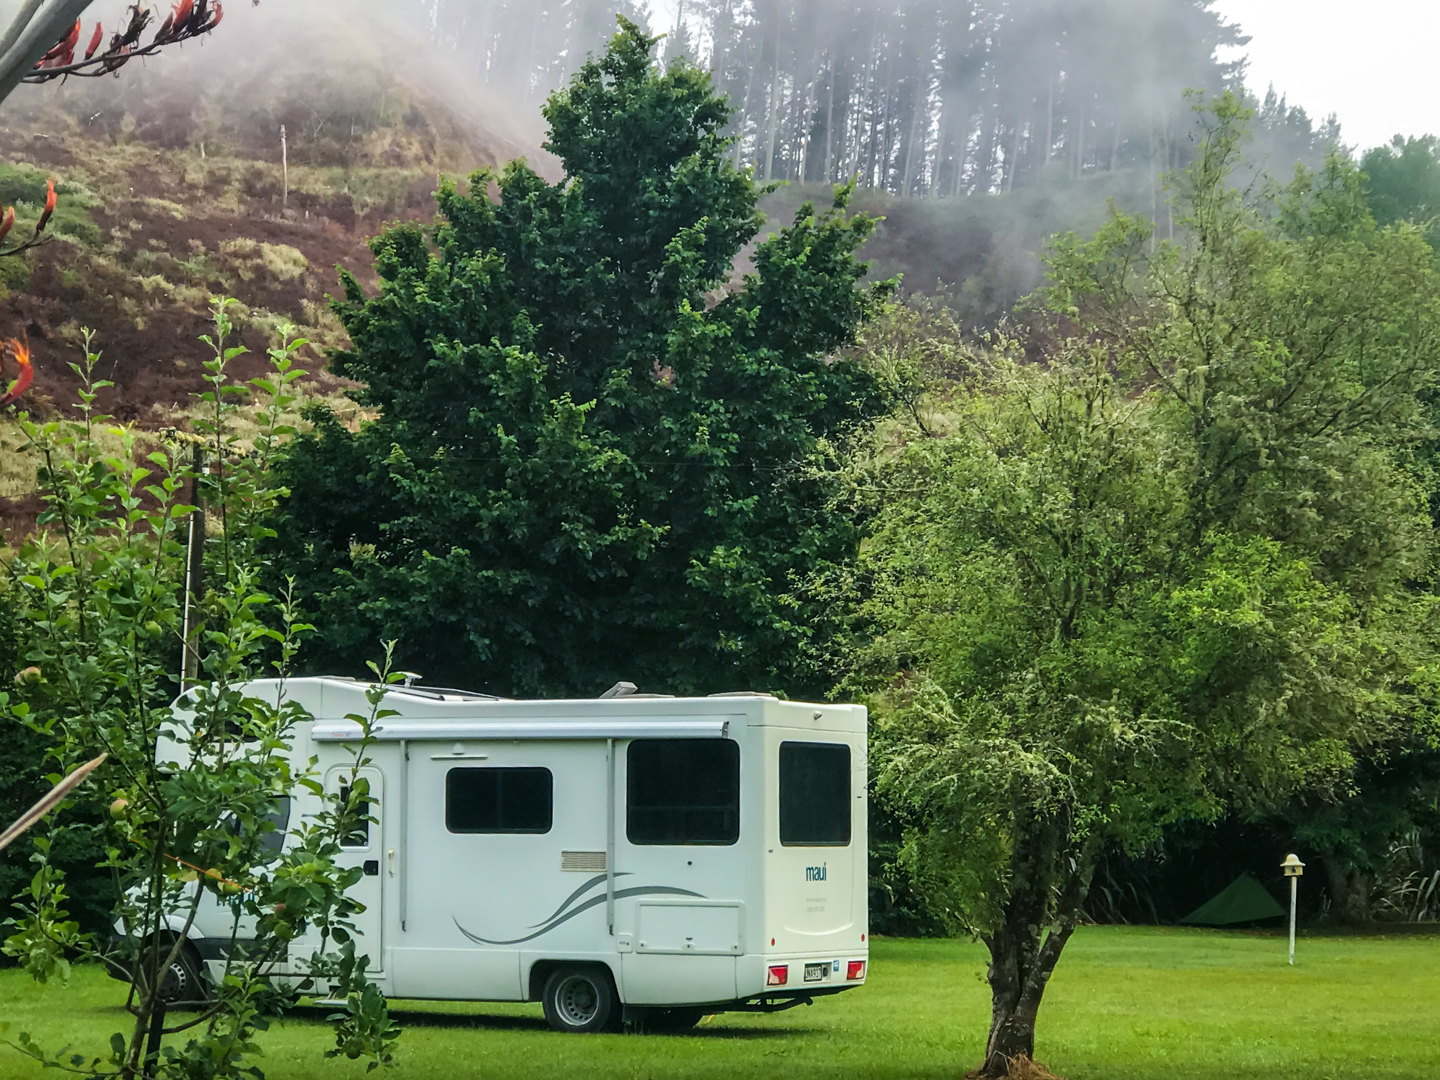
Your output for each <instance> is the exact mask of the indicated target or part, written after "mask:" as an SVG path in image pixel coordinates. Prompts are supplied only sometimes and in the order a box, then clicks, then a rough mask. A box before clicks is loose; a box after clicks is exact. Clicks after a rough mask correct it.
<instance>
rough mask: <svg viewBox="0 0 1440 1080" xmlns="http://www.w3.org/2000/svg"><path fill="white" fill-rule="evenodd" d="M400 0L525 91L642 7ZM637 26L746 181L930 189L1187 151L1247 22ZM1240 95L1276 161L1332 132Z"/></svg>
mask: <svg viewBox="0 0 1440 1080" xmlns="http://www.w3.org/2000/svg"><path fill="white" fill-rule="evenodd" d="M413 2H416V3H419V4H422V5H423V6H424V8H425V9H426V13H427V16H428V18H429V22H430V26H431V30H432V32H433V34H434V35H435V36H436V38H437V39H438V40H439V41H440V43H441V44H442V45H444V46H446V47H447V48H448V49H450V50H453V51H454V53H455V54H456V55H457V59H459V60H460V61H461V62H462V63H463V64H464V65H465V66H467V67H470V68H471V69H472V70H473V71H475V72H476V73H477V74H478V75H480V76H481V77H482V79H483V80H484V81H485V83H486V84H487V85H490V86H494V87H495V88H496V89H497V90H502V89H503V90H505V91H506V92H509V93H516V94H519V95H520V96H521V97H522V99H524V100H535V101H538V100H540V99H541V98H543V96H544V95H545V94H546V93H547V92H548V91H549V90H550V89H551V88H553V87H555V86H558V85H559V84H560V83H561V82H563V80H564V79H565V78H566V77H567V76H568V75H569V74H570V73H571V72H572V71H574V70H575V69H576V68H577V67H578V66H579V65H580V64H581V63H583V62H584V58H585V55H586V54H587V53H588V52H591V51H594V50H597V49H600V48H602V47H603V45H604V43H605V41H606V40H607V39H608V37H609V35H610V34H611V33H613V31H614V26H615V22H614V18H615V14H616V13H617V12H619V13H623V14H625V15H626V16H628V17H631V18H636V19H637V20H640V19H642V18H643V16H642V13H641V12H640V11H639V8H640V6H641V5H640V4H638V3H637V2H636V0H545V2H541V3H536V2H535V0H413ZM652 30H654V31H656V32H664V33H666V34H667V41H666V55H667V56H668V57H670V58H673V57H675V56H677V55H679V54H682V53H683V54H684V55H685V56H687V57H689V58H691V59H692V60H694V61H695V62H697V63H698V64H700V65H701V66H702V67H705V68H707V69H710V70H711V71H713V73H714V76H715V80H716V84H717V86H718V88H719V89H720V90H721V91H723V92H724V93H725V94H726V95H727V96H728V97H729V99H730V101H731V104H732V106H733V107H734V108H735V110H736V115H735V118H734V133H735V134H737V135H738V136H739V139H738V141H737V142H736V144H735V147H734V153H735V155H736V161H737V163H738V164H746V163H748V164H750V165H753V166H754V169H755V176H756V178H757V179H759V180H762V181H765V180H790V181H804V182H812V183H835V182H840V181H843V180H846V179H849V178H850V177H852V176H853V177H856V178H858V180H859V182H860V184H861V185H862V186H866V187H874V188H881V189H884V190H886V191H889V192H891V193H892V194H895V195H900V196H939V197H954V196H958V195H965V194H974V193H979V192H996V191H1008V190H1011V189H1014V188H1017V187H1024V186H1027V185H1031V184H1034V183H1036V182H1037V181H1038V180H1039V179H1040V178H1041V177H1042V176H1053V177H1056V178H1063V177H1066V176H1068V177H1071V178H1080V177H1084V176H1088V175H1092V174H1095V173H1099V172H1110V171H1115V170H1120V169H1131V170H1142V171H1148V172H1149V173H1151V174H1153V175H1157V176H1158V175H1159V174H1160V173H1162V172H1164V171H1167V170H1170V169H1174V168H1177V167H1180V166H1182V165H1184V164H1185V163H1186V162H1187V161H1188V160H1189V157H1188V155H1189V153H1190V149H1191V147H1192V145H1193V134H1194V128H1193V124H1194V120H1193V115H1192V112H1191V110H1190V107H1189V105H1188V104H1187V102H1186V100H1185V98H1184V92H1185V91H1186V90H1202V91H1206V92H1209V93H1216V92H1219V91H1221V90H1223V89H1227V88H1228V89H1236V90H1239V89H1241V80H1242V77H1243V69H1244V62H1243V58H1242V54H1241V53H1239V52H1238V51H1237V50H1236V49H1235V48H1233V47H1236V46H1243V45H1244V44H1245V43H1246V41H1247V40H1248V39H1247V38H1246V37H1245V36H1244V34H1243V32H1242V29H1241V28H1240V27H1239V26H1237V25H1235V24H1233V23H1227V22H1226V21H1225V20H1224V18H1223V17H1222V16H1221V15H1220V14H1219V13H1218V12H1216V11H1214V10H1213V0H679V2H678V11H677V12H676V17H675V21H674V23H673V24H672V25H669V26H652ZM1254 104H1255V105H1256V106H1257V108H1258V112H1259V116H1258V123H1257V132H1256V134H1257V136H1258V139H1259V144H1260V147H1261V149H1262V154H1261V156H1262V157H1263V158H1267V159H1272V160H1271V161H1270V164H1273V165H1275V166H1276V167H1277V171H1279V172H1281V173H1288V171H1289V166H1290V165H1291V164H1292V163H1293V162H1294V161H1296V160H1307V161H1311V162H1312V163H1314V162H1316V161H1317V159H1319V158H1321V157H1323V153H1324V150H1325V149H1326V148H1327V147H1329V146H1333V145H1336V143H1337V142H1338V137H1339V130H1338V126H1336V125H1335V124H1334V122H1333V120H1332V121H1331V122H1330V123H1329V124H1328V125H1322V126H1320V127H1319V128H1318V129H1317V128H1316V126H1315V125H1313V124H1312V122H1311V121H1310V118H1309V117H1308V116H1306V115H1305V113H1304V111H1303V110H1301V109H1298V108H1292V107H1290V106H1289V105H1288V103H1287V102H1285V100H1284V99H1283V98H1279V97H1277V96H1275V95H1274V94H1273V92H1272V94H1271V95H1270V97H1269V98H1268V99H1267V100H1265V101H1263V102H1262V101H1259V100H1256V101H1255V102H1254Z"/></svg>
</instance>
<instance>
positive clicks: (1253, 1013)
mask: <svg viewBox="0 0 1440 1080" xmlns="http://www.w3.org/2000/svg"><path fill="white" fill-rule="evenodd" d="M1299 958H1300V964H1299V966H1297V967H1295V968H1290V967H1289V966H1288V965H1287V964H1286V962H1285V943H1284V940H1283V938H1281V937H1279V936H1256V935H1248V934H1239V933H1220V932H1214V931H1205V930H1172V929H1139V928H1128V927H1097V928H1087V929H1083V930H1081V931H1080V932H1079V933H1077V934H1076V936H1075V938H1074V940H1073V941H1072V942H1071V944H1070V946H1069V947H1068V948H1067V949H1066V951H1065V958H1064V959H1063V960H1062V961H1061V964H1060V968H1059V970H1058V972H1057V973H1056V975H1055V978H1054V980H1053V982H1052V983H1051V985H1050V990H1049V993H1048V994H1047V996H1046V1000H1045V1005H1044V1007H1043V1009H1042V1010H1041V1014H1040V1032H1039V1047H1038V1054H1037V1056H1038V1057H1039V1058H1040V1059H1041V1060H1042V1061H1044V1062H1046V1063H1047V1064H1048V1065H1049V1066H1050V1067H1051V1068H1052V1069H1054V1070H1055V1071H1056V1072H1059V1073H1061V1074H1063V1075H1065V1076H1067V1077H1069V1078H1071V1080H1102V1078H1103V1080H1128V1078H1136V1080H1139V1078H1142V1077H1143V1078H1146V1080H1155V1078H1164V1080H1202V1078H1203V1080H1212V1078H1231V1077H1257V1078H1259V1077H1264V1078H1266V1080H1276V1078H1285V1077H1295V1078H1297V1080H1298V1078H1305V1080H1352V1078H1353V1080H1360V1078H1362V1077H1363V1078H1365V1080H1373V1078H1377V1077H1397V1078H1398V1077H1406V1078H1414V1080H1421V1078H1426V1080H1432V1078H1435V1077H1440V937H1430V936H1398V937H1312V938H1302V940H1301V941H1300V948H1299ZM870 979H871V981H870V984H869V985H868V986H866V987H864V988H863V989H860V990H855V991H852V992H850V993H847V994H842V995H840V996H839V997H836V998H830V999H828V1000H821V1001H818V1002H817V1003H816V1004H815V1005H814V1006H812V1007H810V1008H800V1009H795V1010H793V1011H790V1012H787V1013H782V1014H779V1015H777V1016H769V1017H766V1016H749V1015H743V1016H742V1015H726V1016H719V1017H716V1018H714V1019H713V1020H711V1021H710V1022H709V1023H708V1024H706V1025H705V1026H704V1027H701V1028H699V1029H697V1031H696V1033H695V1034H687V1035H683V1036H666V1035H651V1036H626V1035H600V1036H568V1035H555V1034H552V1033H551V1032H550V1031H549V1030H548V1029H547V1028H546V1027H545V1026H544V1021H543V1020H542V1019H541V1016H540V1010H539V1007H538V1006H530V1005H516V1006H509V1005H473V1006H472V1005H435V1004H426V1003H404V1002H398V1003H396V1004H395V1009H396V1011H397V1013H398V1014H399V1015H400V1018H401V1019H402V1021H403V1022H404V1023H405V1026H406V1032H405V1034H404V1036H403V1038H402V1040H401V1050H400V1062H399V1064H398V1066H397V1067H396V1068H395V1069H394V1070H391V1071H390V1072H389V1073H388V1074H387V1073H377V1074H374V1075H376V1076H385V1075H389V1076H391V1077H393V1078H394V1080H422V1078H423V1080H441V1078H446V1080H448V1078H452V1077H484V1078H487V1080H488V1078H492V1077H493V1078H518V1077H535V1078H541V1077H544V1078H547V1080H548V1078H551V1077H561V1076H572V1077H586V1078H590V1077H606V1078H609V1077H614V1078H622V1077H623V1078H625V1080H645V1078H652V1077H653V1078H657V1080H658V1078H669V1077H682V1078H683V1077H696V1078H700V1077H704V1078H716V1080H719V1078H722V1077H726V1078H728V1077H767V1078H768V1077H787V1078H789V1077H796V1078H801V1077H843V1078H846V1080H849V1078H853V1077H886V1078H890V1077H895V1078H899V1077H946V1078H950V1080H953V1078H955V1077H957V1076H959V1075H961V1074H962V1073H963V1072H964V1071H965V1070H966V1069H969V1068H971V1067H973V1066H974V1065H975V1064H976V1063H977V1062H978V1061H979V1058H980V1050H981V1044H982V1041H983V1038H984V1033H985V1025H986V1020H987V1016H988V1011H989V997H988V994H987V990H986V987H985V983H984V951H983V949H982V948H981V947H980V946H977V945H974V944H971V943H969V942H958V941H908V940H885V939H881V940H877V941H876V942H875V943H874V948H873V950H872V952H871V974H870ZM119 1000H120V988H119V984H117V983H113V982H111V981H110V980H109V979H106V978H105V977H104V976H103V975H101V974H100V973H99V972H98V971H95V970H90V969H86V970H81V971H77V972H76V975H75V978H74V980H73V981H72V983H71V985H70V987H69V988H61V987H38V986H36V985H34V984H33V983H31V982H30V980H29V979H28V978H27V977H25V976H24V975H21V974H20V973H18V972H15V971H3V972H0V1021H10V1025H11V1026H10V1030H9V1034H10V1036H11V1037H14V1036H15V1035H16V1034H17V1033H18V1032H20V1031H28V1032H30V1033H31V1034H32V1035H33V1036H35V1038H36V1039H38V1040H40V1041H41V1042H43V1043H44V1044H46V1045H47V1046H52V1047H58V1046H59V1045H61V1044H64V1043H69V1044H71V1045H72V1046H73V1047H74V1048H75V1049H76V1050H82V1049H83V1050H87V1051H98V1049H99V1048H100V1047H102V1046H104V1045H105V1043H106V1040H107V1037H108V1034H109V1032H110V1031H112V1030H115V1029H117V1028H118V1027H121V1026H123V1018H122V1014H121V1013H120V1011H119V1009H118V1008H117V1003H118V1001H119ZM262 1041H263V1043H264V1046H265V1048H266V1058H265V1059H264V1060H263V1061H262V1062H260V1064H261V1066H262V1067H263V1068H264V1070H265V1072H266V1074H267V1075H268V1077H269V1078H270V1080H302V1078H309V1077H314V1076H319V1075H323V1076H325V1077H327V1078H332V1077H333V1078H335V1080H345V1078H350V1077H354V1078H356V1080H358V1078H359V1077H360V1076H362V1075H363V1067H361V1066H359V1065H357V1064H354V1063H351V1062H327V1061H325V1060H324V1059H323V1058H322V1057H321V1054H322V1052H323V1051H324V1049H325V1048H326V1047H327V1046H328V1045H329V1038H328V1035H327V1029H326V1028H325V1027H324V1026H323V1025H320V1024H317V1023H313V1022H309V1021H302V1020H293V1019H292V1020H288V1021H286V1022H284V1023H282V1024H278V1025H276V1026H275V1027H274V1028H272V1029H271V1031H270V1032H268V1033H267V1034H265V1035H263V1036H262ZM5 1054H9V1055H11V1056H0V1078H4V1080H12V1078H13V1080H22V1078H29V1077H38V1076H39V1075H40V1071H39V1070H38V1069H37V1068H34V1067H32V1065H31V1064H30V1063H29V1062H28V1061H27V1060H26V1059H24V1058H21V1057H20V1056H19V1055H17V1054H14V1052H13V1051H6V1050H4V1049H3V1048H0V1055H5Z"/></svg>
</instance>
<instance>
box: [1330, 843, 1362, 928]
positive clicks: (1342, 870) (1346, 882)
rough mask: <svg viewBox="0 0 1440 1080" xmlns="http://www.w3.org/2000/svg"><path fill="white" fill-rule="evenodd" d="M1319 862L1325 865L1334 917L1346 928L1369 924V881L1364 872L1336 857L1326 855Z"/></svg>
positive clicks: (1346, 860)
mask: <svg viewBox="0 0 1440 1080" xmlns="http://www.w3.org/2000/svg"><path fill="white" fill-rule="evenodd" d="M1320 861H1321V862H1323V863H1324V864H1325V879H1326V883H1327V884H1328V885H1329V887H1330V903H1331V905H1332V906H1333V908H1334V911H1335V915H1336V917H1337V918H1338V919H1339V920H1340V921H1341V922H1343V923H1345V924H1346V925H1347V926H1363V925H1365V924H1366V923H1368V922H1370V914H1371V913H1370V879H1369V877H1368V876H1367V875H1366V874H1365V872H1364V871H1363V870H1361V869H1359V868H1358V867H1355V866H1352V865H1351V864H1350V861H1349V860H1348V859H1343V858H1341V857H1339V856H1338V855H1326V856H1324V857H1323V858H1322V859H1321V860H1320Z"/></svg>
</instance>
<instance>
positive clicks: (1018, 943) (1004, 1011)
mask: <svg viewBox="0 0 1440 1080" xmlns="http://www.w3.org/2000/svg"><path fill="white" fill-rule="evenodd" d="M1021 901H1022V902H1021V904H1020V905H1019V906H1020V907H1021V908H1026V907H1029V906H1030V905H1029V904H1026V903H1025V902H1024V899H1023V898H1021ZM1007 906H1008V907H1009V908H1010V909H1011V910H1010V911H1009V912H1007V919H1006V923H1005V925H1004V926H1002V927H1001V928H1000V929H999V930H998V931H997V932H996V933H994V934H991V935H988V936H987V937H986V938H985V944H986V946H987V947H988V948H989V949H990V970H989V973H988V979H989V983H990V1037H989V1038H988V1039H987V1040H986V1042H985V1061H984V1063H983V1064H982V1065H981V1066H980V1068H978V1069H977V1070H975V1071H974V1072H973V1073H971V1074H970V1075H971V1076H972V1077H981V1078H984V1080H999V1078H1001V1077H1006V1076H1009V1075H1011V1071H1012V1069H1014V1068H1015V1066H1017V1065H1019V1064H1020V1063H1021V1062H1022V1061H1023V1062H1029V1061H1032V1060H1033V1059H1034V1057H1035V1019H1036V1017H1037V1016H1038V1015H1039V1013H1040V1002H1041V1000H1042V999H1043V998H1044V996H1045V987H1046V986H1047V985H1048V984H1049V982H1050V976H1051V975H1052V974H1053V973H1054V971H1055V964H1056V962H1057V961H1058V960H1059V959H1060V953H1061V950H1063V949H1064V948H1065V943H1066V942H1067V941H1069V940H1070V935H1071V934H1072V933H1073V932H1074V930H1075V920H1074V919H1067V920H1065V921H1064V922H1063V923H1062V924H1061V925H1059V926H1055V927H1052V928H1051V930H1050V932H1049V933H1048V934H1045V935H1044V937H1043V939H1042V937H1041V934H1040V933H1039V930H1038V928H1037V927H1036V925H1035V924H1034V923H1028V924H1025V923H1023V922H1022V920H1023V919H1024V918H1025V915H1024V914H1023V913H1022V912H1019V911H1014V908H1015V907H1016V905H1014V904H1012V905H1007ZM1012 913H1013V914H1012ZM1015 916H1018V918H1017V917H1015Z"/></svg>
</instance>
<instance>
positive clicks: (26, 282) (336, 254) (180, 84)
mask: <svg viewBox="0 0 1440 1080" xmlns="http://www.w3.org/2000/svg"><path fill="white" fill-rule="evenodd" d="M323 10H324V8H323V7H319V8H314V7H311V8H309V11H310V14H309V15H292V16H291V17H288V18H286V19H284V20H283V21H282V20H281V19H280V18H278V16H277V17H275V18H272V19H271V20H269V21H268V22H267V23H264V24H260V25H259V26H251V25H247V24H246V23H244V22H242V21H241V20H238V19H237V20H235V24H236V25H234V26H233V27H232V26H231V25H229V24H228V23H227V25H226V30H227V31H229V33H227V35H225V36H223V37H221V36H218V35H217V36H216V37H215V38H213V39H212V40H209V41H206V42H204V43H203V45H201V44H195V43H192V44H190V45H188V46H187V47H186V48H184V49H181V50H175V51H173V52H172V53H168V54H166V55H165V56H163V57H160V58H158V59H156V60H153V61H151V62H150V64H149V66H148V67H145V68H143V69H142V68H140V67H138V65H137V66H135V67H133V68H127V69H126V70H125V71H124V73H123V75H122V76H121V77H120V78H107V79H103V80H94V81H74V82H71V83H70V84H68V85H65V86H40V87H25V88H23V89H22V90H21V91H20V92H19V93H17V94H16V95H15V96H14V97H13V98H11V99H10V101H8V102H7V104H6V108H5V111H4V113H3V115H0V134H3V138H4V140H5V147H6V155H5V159H4V164H3V165H0V200H3V201H4V202H5V204H7V205H8V204H11V203H14V204H17V205H18V207H19V208H20V210H21V213H22V217H23V214H24V213H25V211H26V208H27V206H32V207H33V206H34V205H35V204H36V203H37V202H38V201H39V199H40V197H41V193H42V192H43V190H44V178H45V176H46V175H47V174H50V173H53V174H54V175H55V176H57V177H58V178H59V181H60V182H59V186H58V191H59V197H60V210H59V213H58V217H57V223H56V225H55V227H54V229H53V231H54V233H55V240H54V241H53V242H52V243H50V244H48V245H46V246H45V247H44V248H42V249H41V250H39V251H38V252H36V253H33V254H32V255H31V256H29V257H28V258H26V259H13V260H7V261H6V262H5V264H4V265H0V289H3V293H0V295H3V299H0V320H3V322H4V324H5V326H6V328H7V333H8V332H10V331H11V329H12V328H13V331H14V332H17V333H18V332H20V331H22V330H23V331H25V332H27V333H28V334H29V336H30V338H31V340H32V343H33V344H34V347H35V354H36V365H37V378H36V383H37V389H38V393H36V394H34V395H33V398H34V401H35V403H36V404H39V405H42V406H43V404H44V402H45V400H46V398H51V399H59V400H64V399H66V398H67V397H68V396H69V395H68V386H67V385H66V384H67V382H68V380H67V377H66V376H67V361H71V360H74V359H77V358H78V349H77V346H78V345H79V342H80V329H81V327H85V326H88V327H91V328H93V329H95V330H96V331H97V335H98V337H97V343H98V345H99V347H100V348H101V349H103V350H104V353H105V358H106V364H105V366H104V372H105V375H106V377H107V378H112V379H114V381H115V382H116V383H117V388H116V390H115V391H114V392H113V395H107V396H109V397H110V400H109V401H107V403H106V407H107V408H108V409H109V410H111V411H113V412H114V413H116V414H117V415H118V416H119V417H121V418H122V419H126V420H130V421H138V422H141V423H145V422H147V415H148V414H149V413H151V412H152V411H153V412H155V413H156V416H157V418H159V417H160V414H161V413H163V412H165V411H168V409H169V408H170V407H172V406H173V405H174V404H175V403H177V402H183V401H185V400H186V399H187V397H188V394H189V392H190V391H191V390H192V389H194V387H195V386H196V385H197V383H196V379H197V376H198V371H199V369H198V363H197V357H198V353H197V349H198V346H197V345H196V343H195V338H196V336H197V335H198V334H200V333H202V332H203V330H204V325H205V322H206V319H207V317H208V316H207V313H208V305H209V301H210V299H211V297H213V296H216V295H233V296H235V297H237V298H239V299H240V300H241V301H242V303H243V304H244V310H243V311H242V313H241V314H242V320H241V321H242V323H243V324H244V325H245V326H246V327H247V337H246V343H247V344H248V345H249V346H250V348H251V349H252V350H262V349H263V348H264V347H265V345H266V344H268V343H269V337H270V335H271V333H272V332H273V329H274V327H275V326H276V325H277V324H278V323H279V322H280V321H282V320H290V321H293V322H295V323H296V324H297V325H298V326H299V327H300V329H301V332H302V333H304V334H305V335H306V336H308V337H310V338H312V339H313V340H315V341H316V342H317V343H318V344H320V345H333V344H336V343H338V342H339V341H340V340H341V333H342V332H341V331H340V329H339V327H338V325H337V324H336V323H335V322H334V320H333V318H332V316H331V315H330V314H329V312H328V309H327V307H326V304H325V296H326V294H327V293H329V292H333V291H334V289H335V285H336V271H335V268H336V267H337V266H344V267H345V268H347V269H349V270H351V271H353V272H355V273H357V274H358V275H359V276H360V277H361V278H362V280H369V279H371V277H372V275H371V274H370V270H369V267H370V253H369V249H368V247H367V240H368V238H369V237H370V236H372V235H374V234H375V233H377V232H378V231H379V230H380V228H381V226H382V224H383V223H384V222H385V221H388V220H395V219H420V220H429V218H430V217H431V215H432V214H433V206H434V204H433V199H432V197H431V193H432V192H433V191H434V189H435V178H436V175H437V173H440V172H454V173H465V172H468V171H470V170H471V169H474V168H477V167H480V166H497V165H500V164H503V163H504V162H506V161H509V160H511V159H513V158H515V157H521V156H528V157H530V158H531V159H532V160H535V159H538V158H540V157H541V156H542V155H540V153H539V150H538V145H537V142H538V140H537V141H527V139H526V137H525V136H523V135H521V134H518V133H517V129H516V128H515V127H513V126H512V125H509V124H508V123H507V122H506V119H505V118H504V117H503V116H499V115H494V114H491V113H489V112H487V111H486V110H485V109H484V108H483V107H482V106H481V105H480V103H478V102H477V101H476V100H475V98H474V97H473V96H467V95H465V94H463V93H460V92H457V90H456V88H455V87H454V86H452V85H450V84H447V83H446V81H445V80H444V78H443V76H442V74H441V73H440V72H439V70H438V69H436V68H425V67H421V68H420V69H419V70H418V71H417V70H413V65H408V64H407V63H405V62H403V61H404V60H405V56H406V50H405V49H404V47H403V46H402V45H401V43H400V42H399V41H398V40H397V39H396V38H395V37H394V36H393V35H390V34H386V33H381V32H380V30H379V29H378V28H379V26H380V25H381V24H378V23H369V24H367V23H364V22H361V21H358V20H355V19H352V20H350V21H349V22H346V23H344V24H340V25H337V24H335V23H334V21H333V20H330V19H321V18H319V16H318V12H321V11H323ZM280 25H283V26H284V27H285V29H286V30H287V33H286V34H285V35H275V34H272V33H268V32H260V31H261V30H274V29H275V28H276V27H277V26H280ZM282 125H283V127H284V130H285V141H286V147H285V153H284V157H285V158H286V159H288V169H287V168H285V167H283V166H282V147H281V136H280V132H281V128H282ZM541 164H542V167H543V162H541ZM287 176H288V189H287ZM315 356H316V357H317V358H318V352H317V353H316V354H315ZM157 422H158V419H157Z"/></svg>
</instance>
